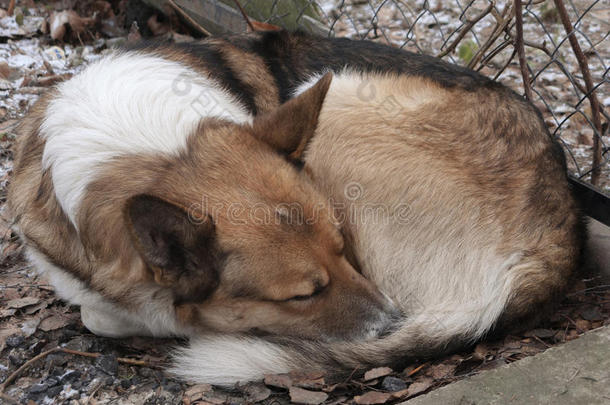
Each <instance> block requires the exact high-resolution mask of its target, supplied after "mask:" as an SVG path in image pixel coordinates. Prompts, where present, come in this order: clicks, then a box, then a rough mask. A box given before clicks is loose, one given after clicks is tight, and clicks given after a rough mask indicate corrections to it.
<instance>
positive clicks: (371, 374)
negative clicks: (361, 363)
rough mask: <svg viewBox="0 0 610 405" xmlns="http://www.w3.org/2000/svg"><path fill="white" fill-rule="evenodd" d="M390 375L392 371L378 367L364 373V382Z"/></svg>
mask: <svg viewBox="0 0 610 405" xmlns="http://www.w3.org/2000/svg"><path fill="white" fill-rule="evenodd" d="M388 374H392V369H391V368H389V367H378V368H374V369H372V370H369V371H367V372H366V373H364V381H370V380H374V379H375V378H379V377H385V376H386V375H388Z"/></svg>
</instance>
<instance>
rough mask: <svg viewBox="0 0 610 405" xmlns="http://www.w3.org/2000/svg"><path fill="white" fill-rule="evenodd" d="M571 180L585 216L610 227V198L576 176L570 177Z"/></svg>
mask: <svg viewBox="0 0 610 405" xmlns="http://www.w3.org/2000/svg"><path fill="white" fill-rule="evenodd" d="M569 180H570V183H571V184H572V187H573V188H574V191H575V193H574V194H575V195H576V198H578V200H579V201H580V204H581V206H582V208H583V210H584V212H585V214H586V215H588V216H590V217H591V218H593V219H596V220H598V221H599V222H601V223H603V224H604V225H606V226H610V196H609V195H607V194H605V193H604V192H603V191H601V190H600V189H598V188H597V187H594V186H592V185H591V184H589V183H585V182H584V181H582V180H580V179H579V178H577V177H575V176H572V175H570V176H569Z"/></svg>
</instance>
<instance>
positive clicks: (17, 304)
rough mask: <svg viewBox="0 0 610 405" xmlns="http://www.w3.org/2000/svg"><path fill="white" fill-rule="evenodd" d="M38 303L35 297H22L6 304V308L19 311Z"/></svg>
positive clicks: (38, 299)
mask: <svg viewBox="0 0 610 405" xmlns="http://www.w3.org/2000/svg"><path fill="white" fill-rule="evenodd" d="M39 302H40V298H37V297H23V298H17V299H14V300H10V301H9V302H7V303H6V306H7V307H9V308H16V309H20V308H25V307H29V306H30V305H36V304H38V303H39Z"/></svg>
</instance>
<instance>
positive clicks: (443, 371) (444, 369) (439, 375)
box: [427, 363, 457, 380]
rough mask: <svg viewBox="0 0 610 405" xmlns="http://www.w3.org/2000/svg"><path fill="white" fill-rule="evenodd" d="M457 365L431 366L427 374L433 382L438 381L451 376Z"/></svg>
mask: <svg viewBox="0 0 610 405" xmlns="http://www.w3.org/2000/svg"><path fill="white" fill-rule="evenodd" d="M456 367H457V364H442V363H441V364H437V365H435V366H431V367H430V369H429V370H428V372H427V374H428V375H431V376H432V377H433V378H434V379H435V380H440V379H443V378H446V377H449V376H452V375H453V372H454V371H455V368H456Z"/></svg>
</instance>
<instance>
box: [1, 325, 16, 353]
mask: <svg viewBox="0 0 610 405" xmlns="http://www.w3.org/2000/svg"><path fill="white" fill-rule="evenodd" d="M15 333H19V329H18V328H4V329H2V330H0V352H2V350H4V346H5V345H6V338H8V337H9V336H11V335H14V334H15Z"/></svg>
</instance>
